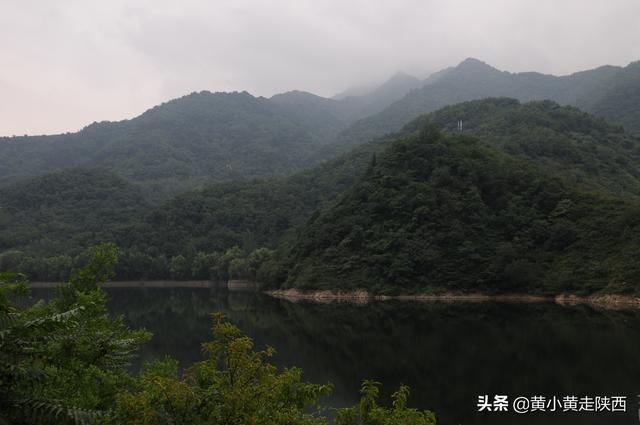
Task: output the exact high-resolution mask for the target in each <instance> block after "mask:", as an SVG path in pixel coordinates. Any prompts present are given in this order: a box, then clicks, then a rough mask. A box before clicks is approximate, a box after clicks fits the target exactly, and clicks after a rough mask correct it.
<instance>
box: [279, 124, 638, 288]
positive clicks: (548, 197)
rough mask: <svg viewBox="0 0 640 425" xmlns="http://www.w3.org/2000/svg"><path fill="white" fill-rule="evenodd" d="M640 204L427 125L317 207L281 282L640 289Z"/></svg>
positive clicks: (286, 252)
mask: <svg viewBox="0 0 640 425" xmlns="http://www.w3.org/2000/svg"><path fill="white" fill-rule="evenodd" d="M639 213H640V207H639V206H638V205H637V204H632V203H629V202H626V201H622V200H616V199H613V198H608V197H605V196H602V195H598V194H593V193H586V192H579V191H576V190H572V189H569V188H568V187H567V186H565V185H564V184H563V183H562V182H561V181H560V180H557V179H554V178H550V177H547V176H545V175H544V173H541V172H540V171H539V170H538V169H536V168H534V167H532V166H530V165H528V164H527V163H525V162H524V161H521V160H517V159H514V158H512V157H509V156H508V155H505V154H503V153H500V152H498V151H496V150H495V149H492V148H489V147H487V146H484V145H482V144H481V143H479V142H478V141H476V140H475V139H474V138H470V137H468V136H447V135H442V134H440V133H439V132H437V131H436V130H435V129H433V128H432V127H429V126H428V127H426V128H425V129H424V130H422V131H421V132H420V134H418V135H414V136H410V137H408V138H405V139H401V140H398V141H396V142H394V143H393V145H392V146H391V147H390V148H389V149H388V150H387V151H385V153H384V154H382V155H380V156H378V157H377V159H375V160H373V161H372V162H371V164H370V166H369V168H368V170H367V171H366V173H365V175H364V176H363V178H362V179H361V180H360V181H359V182H358V183H357V184H356V185H354V187H352V188H351V189H349V190H348V191H347V192H346V193H345V194H344V196H342V197H341V198H340V200H339V201H338V202H337V203H335V204H334V205H331V206H329V207H327V208H325V209H324V210H323V211H322V212H320V213H319V214H314V216H313V217H312V218H311V219H310V220H309V222H308V223H307V224H306V225H305V226H304V228H303V229H302V230H301V231H300V232H299V234H298V236H297V238H296V240H295V241H294V242H293V243H292V244H291V246H289V247H287V248H283V249H282V251H281V253H280V258H281V260H280V264H279V266H280V269H279V270H278V271H276V272H273V273H272V279H273V282H274V283H276V284H284V285H285V286H287V287H300V288H340V289H354V288H365V289H370V290H373V291H377V292H381V291H382V292H414V291H425V290H426V291H429V290H463V291H465V290H481V291H544V292H558V291H563V290H570V291H583V292H591V291H594V290H599V289H603V288H608V289H611V290H613V289H615V290H619V289H621V288H622V289H624V288H630V289H635V288H636V284H637V283H638V281H639V279H640V268H639V267H638V265H637V261H635V258H634V254H633V253H634V252H637V250H638V247H639V246H638V244H640V238H638V237H637V235H638V232H637V230H639V227H638V226H639V225H640V220H638V217H640V215H639Z"/></svg>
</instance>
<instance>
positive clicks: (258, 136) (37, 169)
mask: <svg viewBox="0 0 640 425" xmlns="http://www.w3.org/2000/svg"><path fill="white" fill-rule="evenodd" d="M298 118H299V117H296V116H292V115H291V114H288V113H287V112H286V111H285V110H284V109H283V108H280V107H279V106H278V105H277V104H275V103H274V102H272V101H270V100H268V99H264V98H256V97H253V96H251V95H250V94H248V93H246V92H243V93H209V92H201V93H192V94H190V95H188V96H185V97H182V98H180V99H175V100H172V101H170V102H167V103H165V104H162V105H160V106H157V107H155V108H152V109H150V110H148V111H147V112H145V113H144V114H142V115H140V116H139V117H137V118H134V119H132V120H125V121H120V122H104V123H94V124H92V125H90V126H88V127H86V128H85V129H83V130H82V131H80V132H78V133H74V134H64V135H58V136H41V137H14V138H2V139H0V182H5V183H6V182H10V181H15V180H17V179H19V178H20V177H25V176H30V175H36V174H42V173H45V172H48V171H49V172H50V171H56V170H59V169H61V168H65V167H73V166H90V167H102V168H107V169H109V170H112V171H114V172H116V173H118V174H119V175H121V176H123V177H126V178H129V179H131V180H132V181H136V182H139V183H141V184H142V185H143V187H144V189H145V190H146V191H147V192H148V193H150V194H152V195H153V194H155V195H157V197H160V196H166V195H167V194H172V193H177V192H179V191H182V190H185V189H188V188H193V187H194V186H197V185H199V184H201V183H203V182H212V181H228V180H239V179H249V178H255V177H264V176H274V175H285V174H289V173H291V172H293V171H295V170H299V169H302V168H305V167H308V166H309V165H310V164H311V162H310V159H309V156H310V154H311V153H312V152H314V151H315V150H316V149H317V147H318V146H319V145H321V144H322V143H323V142H325V141H326V140H327V139H328V138H330V137H331V136H332V134H333V130H332V128H331V125H332V124H331V123H325V122H324V121H323V120H324V119H325V117H320V116H312V117H311V118H309V119H305V120H301V119H298Z"/></svg>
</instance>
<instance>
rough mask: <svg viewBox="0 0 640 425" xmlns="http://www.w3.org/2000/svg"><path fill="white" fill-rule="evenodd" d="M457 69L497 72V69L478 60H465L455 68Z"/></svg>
mask: <svg viewBox="0 0 640 425" xmlns="http://www.w3.org/2000/svg"><path fill="white" fill-rule="evenodd" d="M455 69H458V70H460V69H462V70H491V71H497V69H496V68H494V67H492V66H491V65H489V64H487V63H485V62H482V61H481V60H479V59H476V58H466V59H465V60H463V61H462V62H460V63H459V64H458V66H456V67H455Z"/></svg>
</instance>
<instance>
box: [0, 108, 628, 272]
mask: <svg viewBox="0 0 640 425" xmlns="http://www.w3.org/2000/svg"><path fill="white" fill-rule="evenodd" d="M461 119H462V120H463V122H464V128H465V130H464V132H465V134H466V135H469V136H471V135H473V136H474V137H475V138H477V141H478V142H477V143H479V144H481V145H484V146H486V147H488V148H491V149H494V150H499V151H500V152H502V154H505V155H508V156H509V157H514V158H516V160H518V159H519V160H521V161H524V162H526V163H528V164H530V165H534V166H536V167H537V168H538V170H539V172H541V173H544V174H545V175H546V176H548V177H551V176H552V177H557V178H561V179H562V181H563V184H564V185H565V186H570V187H571V188H574V187H575V188H580V190H583V191H597V192H602V193H605V194H607V195H616V196H624V197H626V198H629V199H637V198H638V196H640V177H639V176H638V173H639V171H638V170H637V167H636V166H635V164H637V163H638V155H639V153H638V152H639V146H640V142H639V141H638V140H637V139H634V138H632V137H629V136H628V135H627V134H626V133H624V132H623V131H622V130H621V129H620V128H619V127H617V126H614V125H611V124H609V123H607V122H606V121H604V120H603V119H600V118H596V117H593V116H592V115H589V114H586V113H584V112H581V111H579V110H577V109H576V108H573V107H566V106H565V107H562V106H560V105H558V104H556V103H554V102H549V101H534V102H530V103H525V104H521V103H520V102H518V101H517V100H514V99H505V98H492V99H484V100H479V101H471V102H465V103H462V104H459V105H454V106H449V107H446V108H443V109H441V110H439V111H436V112H433V113H431V114H428V115H425V116H422V117H419V118H418V119H415V120H413V121H412V122H410V123H408V124H407V125H405V126H404V127H403V129H402V130H401V131H400V132H397V133H395V134H392V135H388V136H385V137H382V138H378V139H375V140H373V141H371V142H369V143H365V144H362V145H359V146H357V147H356V148H354V149H353V150H352V151H351V152H349V153H347V154H344V155H341V156H339V157H337V158H335V159H332V160H330V161H327V162H325V163H323V164H320V165H318V166H315V167H313V168H312V169H310V170H307V171H302V172H298V173H295V174H293V175H291V176H288V177H283V178H270V179H260V180H244V181H238V182H225V183H216V184H210V185H208V186H207V187H206V188H204V189H202V190H194V191H188V192H185V193H182V194H179V195H177V196H175V197H172V198H171V199H169V200H167V201H165V202H162V203H161V204H159V205H157V206H152V207H148V206H147V207H144V208H143V210H144V211H142V212H135V213H132V214H131V215H130V216H129V217H123V219H122V223H121V224H122V226H124V229H120V228H118V230H117V231H116V230H113V229H112V228H111V227H110V225H109V224H105V226H104V228H103V231H104V232H105V234H106V235H110V238H109V240H112V241H114V242H116V243H117V244H118V245H119V246H120V247H121V248H122V249H123V256H124V257H123V258H128V256H130V254H131V255H132V256H138V257H139V256H141V255H144V256H147V257H151V258H155V259H160V258H162V257H164V258H165V260H164V261H165V262H166V261H167V258H171V257H174V256H184V257H185V258H187V259H188V261H191V260H192V259H193V258H195V257H196V256H197V254H198V253H199V252H204V253H211V252H214V251H215V252H225V251H226V250H228V249H230V248H232V247H234V246H239V247H241V248H242V249H243V250H246V251H248V252H249V251H252V250H255V249H257V248H260V247H267V248H270V249H274V248H276V247H278V245H279V244H282V243H287V240H288V239H289V238H291V237H294V236H295V232H296V229H298V228H299V227H300V226H303V225H304V224H305V223H306V222H307V220H309V218H310V217H312V216H314V214H316V211H319V210H321V209H323V208H326V207H327V206H328V205H331V204H332V203H334V202H336V199H337V198H339V197H340V196H341V194H343V193H345V191H348V190H349V189H350V188H351V187H352V186H353V185H354V183H356V182H357V181H358V179H359V178H360V177H361V175H362V174H363V173H364V172H365V170H366V169H367V167H368V166H369V164H370V162H371V161H372V158H373V157H374V156H378V157H379V156H380V155H382V154H383V152H384V151H385V150H386V149H388V148H389V147H390V146H392V145H393V143H394V141H395V140H397V139H402V138H407V137H410V136H412V135H416V134H418V132H419V131H420V129H421V128H422V127H424V125H425V123H431V124H434V125H437V126H438V127H439V128H440V129H442V131H444V132H447V133H455V132H456V129H457V122H458V120H461ZM99 184H100V183H96V185H98V186H99ZM98 186H96V188H95V189H97V188H98ZM12 190H14V192H15V193H22V194H24V195H23V196H24V197H25V198H28V197H29V192H30V190H32V189H27V188H25V189H21V188H18V187H14V188H13V189H12ZM36 190H37V191H39V189H37V187H36ZM572 190H573V189H572ZM47 191H48V193H49V195H50V196H54V194H55V193H56V188H55V187H50V188H49V189H47ZM16 196H18V195H16ZM1 202H2V199H0V205H2V203H1ZM62 207H64V208H68V209H72V210H73V209H82V208H84V207H83V206H82V205H79V204H75V203H73V202H71V203H66V204H62V205H61V208H62ZM99 208H107V209H109V208H111V207H110V206H109V204H108V203H106V202H105V204H104V205H102V206H99ZM73 217H74V216H73V211H63V210H62V209H58V210H56V215H55V216H51V217H49V218H48V220H49V222H50V224H51V225H54V224H55V225H57V226H60V227H64V228H66V229H67V231H66V232H59V233H55V234H53V235H52V236H51V238H52V241H54V240H55V241H56V242H55V243H56V244H57V246H66V247H68V248H66V249H67V251H68V252H78V251H79V250H81V246H79V245H78V244H77V242H74V241H73V237H74V234H76V233H82V232H83V231H84V230H83V226H84V224H83V222H82V221H77V220H75V219H74V218H73ZM34 223H36V220H35V219H34V217H33V214H32V213H31V211H30V210H29V207H26V206H25V208H23V209H17V210H15V211H14V213H13V214H12V218H11V225H7V226H2V225H1V222H0V234H2V235H3V236H4V238H5V239H11V240H12V244H11V245H7V246H6V247H5V249H23V250H26V251H28V252H30V253H33V254H34V255H37V256H50V255H55V254H58V253H61V252H63V251H47V250H40V249H38V247H37V246H34V245H30V244H31V242H30V240H31V239H30V236H29V235H30V234H31V233H29V232H24V229H36V228H37V225H35V224H34ZM122 226H121V227H122ZM34 231H35V230H34ZM109 232H110V233H109ZM25 235H26V236H25ZM145 258H146V257H145ZM149 261H151V260H149ZM158 261H161V260H158ZM129 269H131V270H134V269H135V268H132V267H130V268H129ZM131 270H129V273H131ZM156 277H157V278H166V277H168V276H166V275H158V276H156ZM127 278H137V276H135V275H133V274H127Z"/></svg>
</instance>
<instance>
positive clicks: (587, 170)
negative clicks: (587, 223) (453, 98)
mask: <svg viewBox="0 0 640 425" xmlns="http://www.w3.org/2000/svg"><path fill="white" fill-rule="evenodd" d="M417 121H418V122H420V121H422V122H424V121H428V122H432V123H435V124H436V125H437V126H438V127H439V128H441V129H442V130H443V131H446V132H452V133H453V132H457V131H458V128H457V125H458V121H462V124H463V131H464V134H470V135H474V136H477V137H478V138H479V140H480V141H481V142H482V143H484V144H486V145H488V146H491V147H494V148H496V149H498V150H500V151H503V152H505V153H508V154H510V155H514V156H517V157H520V158H523V159H526V160H527V161H529V162H532V163H533V164H536V165H538V166H539V167H540V169H541V170H543V171H544V172H546V173H548V174H552V175H557V176H560V177H562V178H563V179H564V180H565V181H566V182H567V183H570V184H577V185H582V186H588V187H589V188H590V189H596V190H600V191H603V192H608V193H611V194H617V195H622V196H633V197H640V166H639V164H640V139H639V138H637V137H633V136H630V135H628V134H626V133H625V132H624V131H623V129H622V128H621V127H618V126H616V125H612V124H610V123H609V122H607V121H605V120H604V119H602V118H597V117H594V116H593V115H590V114H587V113H585V112H582V111H580V110H579V109H576V108H574V107H571V106H560V105H558V104H557V103H555V102H551V101H548V100H547V101H532V102H529V103H524V104H521V103H520V102H518V101H517V100H515V99H509V98H489V99H484V100H476V101H470V102H464V103H461V104H458V105H453V106H447V107H445V108H442V109H440V110H438V111H436V112H433V113H431V114H429V115H426V116H424V117H422V118H420V119H418V120H417Z"/></svg>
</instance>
